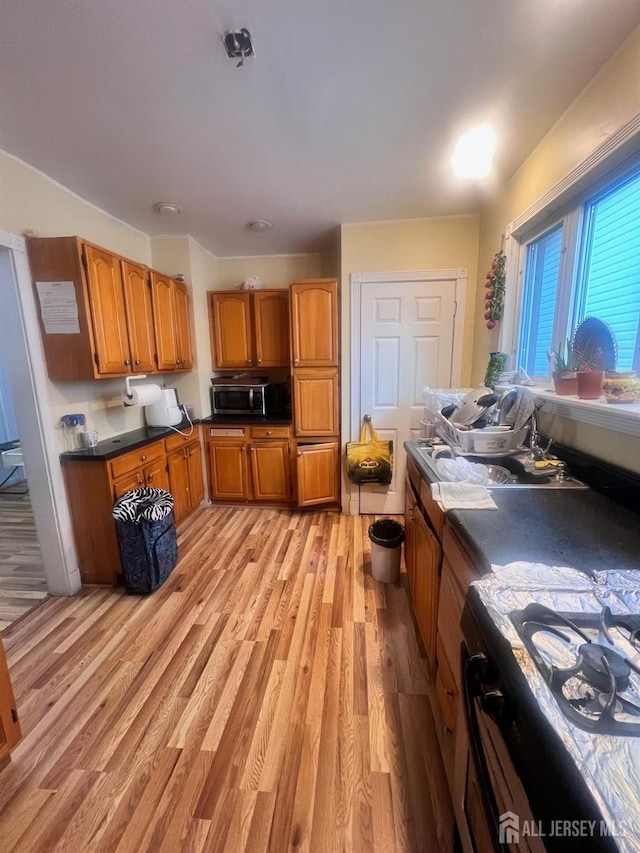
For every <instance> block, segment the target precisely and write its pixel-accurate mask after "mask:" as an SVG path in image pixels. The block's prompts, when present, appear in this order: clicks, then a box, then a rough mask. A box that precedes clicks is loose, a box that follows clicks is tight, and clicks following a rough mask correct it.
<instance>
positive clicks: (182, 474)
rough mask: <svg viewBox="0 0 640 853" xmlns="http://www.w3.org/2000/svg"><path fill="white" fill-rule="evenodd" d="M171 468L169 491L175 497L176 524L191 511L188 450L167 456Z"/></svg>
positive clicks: (183, 449) (176, 451)
mask: <svg viewBox="0 0 640 853" xmlns="http://www.w3.org/2000/svg"><path fill="white" fill-rule="evenodd" d="M167 467H168V468H169V491H170V492H171V494H172V495H173V514H174V516H175V519H176V522H178V521H181V520H182V519H183V518H185V516H187V515H188V514H189V510H190V509H191V496H190V493H189V468H188V465H187V453H186V448H184V447H182V448H181V449H180V450H175V451H174V452H173V453H170V454H169V455H168V456H167Z"/></svg>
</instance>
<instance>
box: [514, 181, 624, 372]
mask: <svg viewBox="0 0 640 853" xmlns="http://www.w3.org/2000/svg"><path fill="white" fill-rule="evenodd" d="M574 234H575V235H577V236H576V237H575V238H574V237H572V235H574ZM589 316H595V317H599V318H600V319H601V320H604V321H605V322H606V323H608V324H609V326H611V328H612V330H613V332H614V334H615V336H616V340H617V343H618V363H617V369H618V370H632V369H633V370H640V351H639V346H640V337H639V333H640V170H638V169H637V167H636V170H635V172H632V173H627V174H626V175H624V176H622V177H620V176H618V177H617V179H616V180H613V181H611V180H610V181H609V183H608V184H607V185H605V186H604V187H602V188H600V189H599V190H598V192H597V193H596V194H592V195H590V196H589V197H588V198H586V199H584V200H583V201H582V203H581V204H579V205H577V206H575V207H574V208H573V209H572V210H570V211H569V212H568V213H567V214H566V215H565V216H564V217H563V218H562V220H561V221H560V222H557V223H555V224H553V225H552V226H550V227H547V228H546V229H545V230H544V231H543V232H542V233H540V234H538V235H537V236H536V237H535V238H534V239H532V240H530V241H529V242H528V243H527V244H526V245H525V262H524V277H523V290H522V302H521V310H520V331H519V339H518V346H517V354H518V366H519V365H522V366H523V367H524V368H525V370H526V371H527V373H529V374H530V375H532V376H538V377H543V376H547V375H548V374H549V366H548V357H547V353H548V352H549V351H550V350H551V349H562V348H563V344H564V341H565V340H566V338H567V337H569V335H570V333H571V330H572V329H573V328H575V326H576V325H577V324H578V323H579V322H580V321H581V320H583V319H584V318H585V317H589Z"/></svg>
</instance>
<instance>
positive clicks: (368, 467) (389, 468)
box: [347, 415, 393, 486]
mask: <svg viewBox="0 0 640 853" xmlns="http://www.w3.org/2000/svg"><path fill="white" fill-rule="evenodd" d="M367 430H368V431H369V440H367ZM347 472H348V475H349V479H350V480H351V482H352V483H355V484H356V485H358V486H366V485H367V484H368V483H377V484H379V485H382V486H388V485H389V483H390V482H391V477H392V475H393V442H392V441H379V440H378V437H377V435H376V431H375V430H374V428H373V424H372V423H371V417H370V416H369V415H365V416H364V418H363V419H362V431H361V433H360V441H349V442H347Z"/></svg>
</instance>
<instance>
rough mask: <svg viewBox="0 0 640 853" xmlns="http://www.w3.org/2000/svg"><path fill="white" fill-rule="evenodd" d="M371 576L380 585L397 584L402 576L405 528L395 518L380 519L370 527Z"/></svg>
mask: <svg viewBox="0 0 640 853" xmlns="http://www.w3.org/2000/svg"><path fill="white" fill-rule="evenodd" d="M369 539H370V540H371V574H372V575H373V579H374V580H377V581H379V582H380V583H395V582H396V581H397V580H398V577H399V575H400V553H401V550H402V543H403V542H404V527H403V526H402V525H401V524H400V522H399V521H396V520H395V519H393V518H380V519H378V521H374V522H373V524H370V525H369Z"/></svg>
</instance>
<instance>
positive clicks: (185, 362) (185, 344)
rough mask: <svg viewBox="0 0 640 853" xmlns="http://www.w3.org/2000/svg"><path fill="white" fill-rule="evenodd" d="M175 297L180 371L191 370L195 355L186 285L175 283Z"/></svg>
mask: <svg viewBox="0 0 640 853" xmlns="http://www.w3.org/2000/svg"><path fill="white" fill-rule="evenodd" d="M173 296H174V302H175V315H176V338H177V355H178V358H177V361H178V369H179V370H191V368H192V367H193V354H192V351H191V329H190V327H189V293H188V291H187V286H186V284H183V283H182V282H181V281H174V282H173Z"/></svg>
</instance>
